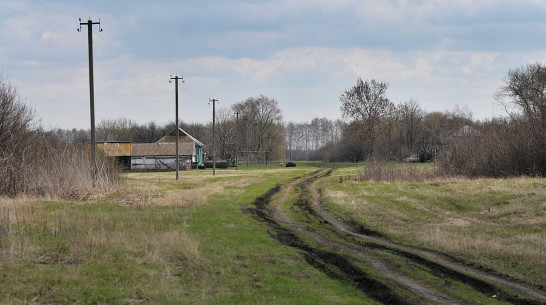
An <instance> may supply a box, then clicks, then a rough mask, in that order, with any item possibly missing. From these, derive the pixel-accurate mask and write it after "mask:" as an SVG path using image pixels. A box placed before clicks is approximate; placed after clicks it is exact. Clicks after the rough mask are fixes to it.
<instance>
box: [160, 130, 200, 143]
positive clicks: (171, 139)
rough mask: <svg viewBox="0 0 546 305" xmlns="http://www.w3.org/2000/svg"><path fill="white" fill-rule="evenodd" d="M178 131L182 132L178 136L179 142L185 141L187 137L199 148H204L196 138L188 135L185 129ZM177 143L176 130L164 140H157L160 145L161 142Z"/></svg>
mask: <svg viewBox="0 0 546 305" xmlns="http://www.w3.org/2000/svg"><path fill="white" fill-rule="evenodd" d="M178 130H180V133H179V135H178V137H179V142H180V141H184V138H185V137H187V138H189V139H190V140H191V141H192V142H194V143H195V145H197V146H204V144H203V143H202V142H201V141H199V140H197V139H196V138H194V137H192V136H191V135H190V134H189V133H187V132H186V131H185V130H184V129H182V128H178ZM174 141H176V128H175V129H173V130H172V131H171V132H169V133H168V134H167V135H166V136H164V137H163V138H161V139H159V140H157V142H156V143H160V142H174Z"/></svg>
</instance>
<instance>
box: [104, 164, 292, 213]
mask: <svg viewBox="0 0 546 305" xmlns="http://www.w3.org/2000/svg"><path fill="white" fill-rule="evenodd" d="M268 173H269V172H268ZM270 174H271V175H275V174H282V171H275V170H270ZM124 178H125V186H124V189H123V191H122V192H118V193H116V194H114V196H113V198H115V199H116V201H119V202H123V203H125V204H127V205H131V206H134V207H146V206H178V207H188V208H195V207H198V206H201V205H203V204H205V203H206V202H207V201H208V200H209V199H210V198H211V196H215V195H219V194H222V193H224V192H225V191H226V190H228V189H235V192H242V189H243V188H244V187H246V186H248V185H251V184H253V183H259V182H260V181H261V180H263V177H260V176H259V175H257V173H256V172H253V171H239V172H235V171H233V170H230V171H218V172H217V176H216V177H214V176H212V175H211V172H210V171H190V172H181V173H180V177H179V180H178V181H176V180H175V176H174V173H171V172H155V173H127V174H124Z"/></svg>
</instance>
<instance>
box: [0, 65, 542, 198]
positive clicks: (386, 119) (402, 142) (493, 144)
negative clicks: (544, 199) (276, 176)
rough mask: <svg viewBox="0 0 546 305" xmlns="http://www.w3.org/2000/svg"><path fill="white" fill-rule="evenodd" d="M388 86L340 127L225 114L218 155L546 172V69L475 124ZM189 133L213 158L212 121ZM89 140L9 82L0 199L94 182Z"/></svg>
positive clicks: (143, 137)
mask: <svg viewBox="0 0 546 305" xmlns="http://www.w3.org/2000/svg"><path fill="white" fill-rule="evenodd" d="M388 87H389V84H388V83H385V82H381V81H376V80H374V79H372V80H362V79H360V78H359V79H357V81H356V84H355V85H354V86H352V87H351V88H349V89H347V90H346V91H344V92H342V93H341V95H340V97H339V102H340V111H341V113H342V119H337V120H330V119H327V118H314V119H312V120H311V121H310V122H283V120H282V111H281V109H280V108H279V104H278V101H277V100H275V99H274V98H270V97H266V96H263V95H262V96H258V97H249V98H247V99H245V100H243V101H241V102H239V103H236V104H234V105H232V106H230V107H223V108H220V109H219V110H218V113H217V116H216V118H217V124H216V131H217V136H216V137H215V138H216V143H215V144H216V145H215V146H216V152H217V153H216V155H217V158H218V159H234V158H235V156H237V155H238V156H239V157H240V158H241V159H246V160H247V161H248V160H252V161H254V162H263V161H266V162H267V161H271V160H324V161H352V162H360V161H401V160H404V159H405V158H407V157H408V156H411V155H417V157H418V159H419V160H420V161H423V162H427V161H432V160H434V161H437V162H439V163H440V165H441V168H442V169H443V170H444V171H445V172H446V173H449V174H456V175H466V176H470V177H478V176H489V177H498V176H510V175H531V176H536V175H541V176H544V175H545V174H546V65H543V64H541V63H535V64H529V65H526V66H521V67H519V68H515V69H511V70H509V71H508V73H507V75H506V76H505V78H504V79H503V85H502V86H501V87H500V88H498V90H497V91H496V92H495V99H496V100H497V101H498V102H499V103H500V104H502V105H503V106H504V107H505V109H506V113H507V116H505V117H501V118H492V119H489V120H485V121H477V120H473V118H472V112H471V111H470V110H468V108H466V107H459V106H456V107H455V108H454V109H452V110H446V111H443V112H439V111H434V112H427V111H426V110H425V109H423V107H422V106H421V105H420V104H419V101H417V100H415V99H408V100H406V101H402V102H399V103H398V104H395V103H394V102H393V101H391V100H389V98H388V97H387V90H388ZM180 126H181V127H182V128H183V129H184V130H185V131H186V132H188V133H189V134H191V135H192V136H194V137H195V138H197V139H199V140H200V141H201V142H203V143H204V144H205V151H206V152H208V155H209V156H211V155H212V153H211V152H212V151H211V150H212V122H208V123H187V122H180ZM174 128H175V123H174V122H168V123H166V124H159V123H156V122H148V123H137V122H134V121H132V120H131V119H128V118H115V119H103V120H101V121H100V122H99V124H98V125H97V128H96V132H97V134H96V138H97V140H98V141H131V142H154V141H157V140H158V139H159V138H161V137H163V136H164V135H166V134H167V133H169V132H170V131H172V130H174ZM89 138H90V136H89V131H88V130H81V129H53V130H49V131H44V130H43V129H42V128H40V127H39V124H38V119H37V118H36V115H35V112H34V110H33V109H32V108H31V107H29V106H28V105H27V104H26V103H25V102H24V101H23V100H22V99H21V97H20V95H19V93H18V91H17V90H16V89H15V88H14V87H13V86H12V85H11V84H10V83H9V82H8V81H7V80H6V79H5V78H2V77H0V194H12V195H13V194H17V193H19V192H27V191H29V190H31V192H34V193H48V192H50V191H49V190H51V189H52V188H55V185H57V184H56V183H55V182H51V181H48V180H51V174H49V173H50V172H56V173H58V176H59V177H58V179H59V181H64V182H66V181H81V183H80V182H78V183H80V185H87V181H88V180H89V179H90V177H89V175H88V173H90V172H91V171H90V170H89V171H88V170H87V169H82V168H83V166H81V164H83V163H82V162H81V160H79V159H78V158H73V156H75V155H78V154H81V153H85V149H84V147H85V145H84V144H85V143H88V142H89ZM78 147H79V148H78ZM80 159H81V158H80ZM53 160H54V161H53ZM63 160H65V161H63ZM66 160H72V161H70V162H72V165H71V166H72V167H74V169H78V168H79V169H82V170H81V171H80V172H81V174H80V176H79V178H78V179H76V178H74V177H73V178H70V179H67V178H66V177H63V174H62V173H63V172H66V171H68V170H67V169H66V168H63V167H61V164H62V163H67V161H66ZM101 162H102V161H101ZM52 164H56V165H55V166H56V167H55V166H53V165H52ZM101 164H102V165H101V168H102V170H103V171H102V174H101V175H102V177H103V180H102V181H104V183H103V185H105V186H106V185H110V184H111V182H112V181H114V180H115V178H113V176H111V173H112V171H111V168H110V167H109V165H108V164H107V162H106V161H105V162H104V163H101ZM48 166H49V167H48ZM71 172H75V171H71ZM30 177H32V178H30ZM64 182H63V183H64ZM59 189H60V188H59ZM65 189H70V187H68V188H65ZM80 189H84V188H82V187H80Z"/></svg>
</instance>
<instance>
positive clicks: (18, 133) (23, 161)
mask: <svg viewBox="0 0 546 305" xmlns="http://www.w3.org/2000/svg"><path fill="white" fill-rule="evenodd" d="M97 163H98V173H97V178H96V179H97V180H96V186H97V187H95V188H93V182H92V176H91V172H92V168H91V161H90V157H89V151H88V148H87V146H86V145H85V144H81V145H74V144H67V143H62V142H60V141H59V140H57V139H56V138H54V137H52V136H49V135H48V134H47V133H45V132H43V131H42V130H40V128H38V127H37V120H36V118H35V114H34V110H33V109H32V108H30V107H29V106H28V105H27V104H26V103H25V102H24V101H23V100H22V99H21V97H20V95H19V93H18V92H17V90H16V89H15V88H14V87H12V86H11V85H10V84H9V83H8V82H7V81H6V80H5V79H3V78H2V77H1V76H0V196H9V197H15V196H18V195H25V196H39V197H46V198H72V199H87V198H90V197H95V196H98V195H100V194H104V193H108V192H110V191H111V190H112V189H113V188H115V187H116V184H117V172H116V170H115V167H114V165H113V163H111V162H110V161H109V160H107V159H106V158H100V157H99V158H98V160H97Z"/></svg>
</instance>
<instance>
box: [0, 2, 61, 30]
mask: <svg viewBox="0 0 546 305" xmlns="http://www.w3.org/2000/svg"><path fill="white" fill-rule="evenodd" d="M0 6H1V7H3V8H7V9H8V10H11V11H14V12H16V13H18V14H21V15H23V16H26V17H29V18H32V19H35V20H38V21H41V22H45V23H49V24H53V25H56V26H60V27H63V28H67V29H71V27H69V26H67V25H63V24H60V23H56V22H53V21H49V20H46V19H42V18H39V17H36V16H32V15H29V14H27V13H24V12H21V11H19V10H16V9H14V8H11V7H8V6H5V5H4V4H0Z"/></svg>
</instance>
